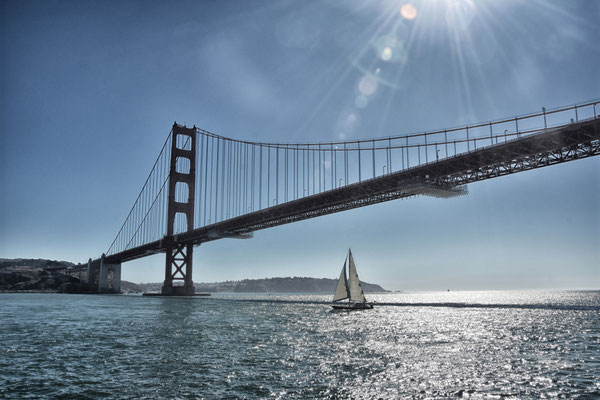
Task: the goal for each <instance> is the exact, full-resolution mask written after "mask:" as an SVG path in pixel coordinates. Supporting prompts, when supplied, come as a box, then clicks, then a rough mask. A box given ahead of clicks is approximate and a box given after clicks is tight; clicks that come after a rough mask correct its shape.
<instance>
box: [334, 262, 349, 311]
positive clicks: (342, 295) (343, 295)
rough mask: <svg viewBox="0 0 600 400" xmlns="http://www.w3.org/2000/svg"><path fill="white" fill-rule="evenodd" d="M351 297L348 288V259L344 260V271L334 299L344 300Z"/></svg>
mask: <svg viewBox="0 0 600 400" xmlns="http://www.w3.org/2000/svg"><path fill="white" fill-rule="evenodd" d="M348 297H350V293H349V290H348V280H347V279H346V261H344V266H343V267H342V272H341V273H340V279H339V280H338V284H337V288H336V289H335V294H334V295H333V301H338V300H344V299H347V298H348Z"/></svg>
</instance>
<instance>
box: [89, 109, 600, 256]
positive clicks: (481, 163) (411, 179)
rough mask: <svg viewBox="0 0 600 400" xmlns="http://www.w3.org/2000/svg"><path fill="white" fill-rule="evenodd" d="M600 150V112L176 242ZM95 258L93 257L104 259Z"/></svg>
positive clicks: (147, 250)
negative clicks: (573, 121)
mask: <svg viewBox="0 0 600 400" xmlns="http://www.w3.org/2000/svg"><path fill="white" fill-rule="evenodd" d="M598 154H600V118H596V119H588V120H584V121H580V122H577V123H572V124H569V125H563V126H560V127H556V128H548V130H546V131H545V130H542V131H540V132H539V133H535V134H530V135H527V136H523V137H520V138H516V139H512V140H508V141H506V142H503V143H498V144H494V145H489V146H486V147H481V148H478V149H477V150H473V151H470V152H466V153H461V154H457V155H455V156H452V157H449V158H443V159H439V160H436V161H431V162H429V163H427V164H421V165H419V166H416V167H412V168H408V169H404V170H402V171H398V172H393V173H390V174H387V175H384V176H380V177H377V178H372V179H368V180H363V181H362V182H359V183H355V184H351V185H347V186H343V187H340V188H336V189H333V190H329V191H326V192H322V193H318V194H315V195H311V196H307V197H303V198H300V199H297V200H293V201H289V202H286V203H282V204H279V205H275V206H272V207H269V208H266V209H262V210H259V211H255V212H252V213H248V214H245V215H242V216H239V217H236V218H231V219H228V220H225V221H222V222H218V223H215V224H212V225H208V226H205V227H202V228H199V229H195V230H192V231H188V232H185V233H181V234H178V235H174V236H173V240H174V242H175V243H182V244H193V245H199V244H201V243H205V242H209V241H212V240H217V239H221V238H226V237H238V238H246V237H251V234H252V232H254V231H257V230H260V229H265V228H270V227H274V226H278V225H283V224H287V223H291V222H295V221H301V220H304V219H308V218H314V217H317V216H321V215H326V214H332V213H335V212H339V211H344V210H350V209H353V208H357V207H363V206H366V205H370V204H376V203H381V202H384V201H389V200H394V199H399V198H404V197H410V196H415V195H432V196H435V197H449V196H453V195H460V194H464V193H466V190H465V189H466V188H465V186H464V185H466V184H468V183H472V182H476V181H480V180H484V179H490V178H494V177H497V176H503V175H508V174H513V173H516V172H521V171H527V170H530V169H535V168H541V167H545V166H549V165H554V164H558V163H562V162H567V161H572V160H576V159H581V158H585V157H591V156H594V155H598ZM166 240H167V238H163V239H161V240H157V241H154V242H150V243H147V244H145V245H142V246H138V247H135V248H132V249H128V250H125V251H123V252H120V253H116V254H112V255H109V256H106V262H107V263H121V262H125V261H130V260H134V259H137V258H141V257H145V256H148V255H152V254H156V253H161V252H164V251H165V243H166ZM99 262H100V260H99V259H97V260H94V261H93V263H94V264H96V263H99Z"/></svg>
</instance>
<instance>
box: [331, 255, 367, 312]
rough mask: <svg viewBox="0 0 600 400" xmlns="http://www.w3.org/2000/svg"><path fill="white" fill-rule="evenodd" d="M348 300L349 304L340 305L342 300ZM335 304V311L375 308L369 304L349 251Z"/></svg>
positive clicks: (333, 305)
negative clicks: (347, 276)
mask: <svg viewBox="0 0 600 400" xmlns="http://www.w3.org/2000/svg"><path fill="white" fill-rule="evenodd" d="M346 264H349V265H348V275H349V279H346ZM345 299H348V303H338V302H339V301H341V300H345ZM333 303H334V304H332V305H331V307H333V308H334V309H335V310H369V309H371V308H373V304H370V303H367V299H366V298H365V293H364V292H363V288H362V286H361V285H360V280H359V279H358V273H357V272H356V264H355V263H354V258H353V257H352V251H351V250H350V249H348V256H347V257H346V260H345V261H344V266H343V267H342V272H341V273H340V279H339V280H338V284H337V288H336V289H335V294H334V295H333Z"/></svg>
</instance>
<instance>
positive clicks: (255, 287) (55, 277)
mask: <svg viewBox="0 0 600 400" xmlns="http://www.w3.org/2000/svg"><path fill="white" fill-rule="evenodd" d="M74 265H75V264H73V263H71V262H68V261H57V260H46V259H25V258H18V259H5V258H0V291H57V290H59V288H60V286H61V285H62V284H63V283H69V282H79V279H80V276H81V275H80V273H78V272H71V270H70V267H73V266H74ZM84 275H85V273H83V277H82V279H83V280H85V276H84ZM361 284H362V287H363V289H364V291H365V292H366V293H374V292H388V290H386V289H384V288H382V287H381V286H379V285H377V284H373V283H367V282H361ZM336 285H337V279H327V278H308V277H285V278H264V279H244V280H241V281H226V282H214V283H204V282H199V283H198V282H197V283H195V286H196V291H197V292H212V293H215V292H229V293H333V292H334V291H335V286H336ZM161 287H162V282H155V283H139V284H136V283H132V282H127V281H121V291H122V292H123V293H141V292H160V290H161Z"/></svg>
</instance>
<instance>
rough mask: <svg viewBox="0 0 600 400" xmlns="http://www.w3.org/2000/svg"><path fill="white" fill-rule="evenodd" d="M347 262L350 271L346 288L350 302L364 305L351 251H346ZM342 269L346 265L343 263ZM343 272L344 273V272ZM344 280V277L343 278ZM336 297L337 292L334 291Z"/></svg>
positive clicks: (364, 300)
mask: <svg viewBox="0 0 600 400" xmlns="http://www.w3.org/2000/svg"><path fill="white" fill-rule="evenodd" d="M348 255H349V259H350V260H349V261H350V269H349V271H348V275H349V278H348V281H349V282H348V287H349V289H350V301H355V302H358V303H364V302H366V301H367V300H366V299H365V294H364V293H363V289H362V286H360V280H359V279H358V273H357V272H356V265H355V264H354V258H353V257H352V251H351V250H348ZM344 267H346V264H345V263H344ZM344 272H345V271H344ZM344 278H345V276H344ZM338 288H339V284H338ZM336 296H337V291H336Z"/></svg>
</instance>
